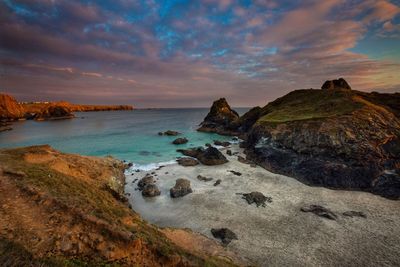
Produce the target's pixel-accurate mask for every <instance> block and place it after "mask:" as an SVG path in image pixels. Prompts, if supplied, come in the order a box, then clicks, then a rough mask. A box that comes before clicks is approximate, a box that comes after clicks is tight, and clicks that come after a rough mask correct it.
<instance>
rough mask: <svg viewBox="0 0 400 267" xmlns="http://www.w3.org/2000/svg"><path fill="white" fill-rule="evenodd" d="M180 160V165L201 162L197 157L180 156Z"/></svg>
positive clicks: (178, 160)
mask: <svg viewBox="0 0 400 267" xmlns="http://www.w3.org/2000/svg"><path fill="white" fill-rule="evenodd" d="M176 161H177V162H178V164H179V165H182V166H185V167H187V166H196V165H198V164H199V162H198V161H197V159H194V158H179V159H177V160H176Z"/></svg>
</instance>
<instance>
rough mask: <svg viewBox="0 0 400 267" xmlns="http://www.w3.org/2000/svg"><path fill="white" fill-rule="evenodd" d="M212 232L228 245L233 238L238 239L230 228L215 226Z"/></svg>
mask: <svg viewBox="0 0 400 267" xmlns="http://www.w3.org/2000/svg"><path fill="white" fill-rule="evenodd" d="M211 233H212V235H213V236H214V237H215V238H218V239H221V241H222V244H224V245H228V244H229V243H230V242H231V241H232V240H238V238H237V236H236V234H235V233H234V232H232V231H231V230H229V229H228V228H213V229H211Z"/></svg>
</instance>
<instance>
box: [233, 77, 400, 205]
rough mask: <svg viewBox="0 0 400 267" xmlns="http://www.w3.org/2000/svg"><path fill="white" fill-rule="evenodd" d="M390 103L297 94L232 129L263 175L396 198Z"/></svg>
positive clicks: (340, 94)
mask: <svg viewBox="0 0 400 267" xmlns="http://www.w3.org/2000/svg"><path fill="white" fill-rule="evenodd" d="M346 84H347V83H346ZM393 97H396V95H395V94H393ZM393 97H389V96H388V95H386V94H382V95H381V94H378V93H371V94H369V93H364V92H357V91H352V90H349V89H348V88H345V89H340V88H336V89H333V90H313V89H309V90H296V91H293V92H291V93H289V94H287V95H285V96H283V97H281V98H278V99H277V100H275V101H273V102H271V103H269V104H268V105H266V106H264V107H263V108H254V109H252V110H250V111H249V112H247V113H246V114H244V115H243V116H242V117H241V118H239V119H238V120H236V121H235V122H234V123H233V124H231V126H230V127H231V129H232V133H233V134H237V133H238V132H239V133H241V134H242V135H244V137H245V139H246V141H245V144H244V145H245V147H246V153H247V155H248V157H250V158H251V159H252V160H254V161H256V162H257V163H259V164H260V165H261V166H263V167H265V168H266V169H268V170H271V171H273V172H276V173H281V174H285V175H289V176H292V177H295V178H297V179H298V180H300V181H302V182H304V183H306V184H310V185H317V186H326V187H331V188H339V189H355V190H365V191H370V192H373V193H376V194H380V195H382V196H385V197H389V198H395V199H397V198H399V197H400V120H399V117H398V116H397V114H398V113H397V112H398V103H397V104H395V101H393V100H392V99H393Z"/></svg>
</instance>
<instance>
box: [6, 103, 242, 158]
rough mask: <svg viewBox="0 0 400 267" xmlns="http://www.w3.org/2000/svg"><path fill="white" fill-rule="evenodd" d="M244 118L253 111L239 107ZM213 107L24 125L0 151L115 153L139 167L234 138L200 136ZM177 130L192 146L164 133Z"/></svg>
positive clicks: (18, 124)
mask: <svg viewBox="0 0 400 267" xmlns="http://www.w3.org/2000/svg"><path fill="white" fill-rule="evenodd" d="M237 111H238V112H239V113H240V114H242V113H244V112H246V111H247V109H237ZM207 112H208V109H153V110H134V111H112V112H85V113H76V116H77V118H76V119H72V120H61V121H43V122H36V121H22V122H16V123H14V124H13V128H14V129H13V130H12V131H9V132H2V133H0V147H2V148H3V147H19V146H29V145H39V144H49V145H51V146H53V147H54V148H56V149H58V150H60V151H63V152H68V153H78V154H82V155H91V156H106V155H111V156H114V157H116V158H119V159H121V160H127V161H130V162H134V163H135V164H138V165H147V164H151V163H159V162H167V161H171V160H174V159H175V158H176V157H177V156H180V155H181V154H180V153H177V152H176V149H178V148H188V147H195V146H203V145H204V144H205V143H212V141H213V140H216V139H218V140H230V139H231V138H230V137H226V136H220V135H216V134H208V133H201V132H197V131H196V129H197V127H198V124H199V123H200V122H201V121H202V120H203V118H204V117H205V116H206V115H207ZM166 130H176V131H179V132H181V133H182V135H180V137H186V138H188V139H189V142H188V143H187V144H184V145H173V144H171V142H172V141H173V140H174V139H175V138H176V137H174V136H159V135H158V132H160V131H166Z"/></svg>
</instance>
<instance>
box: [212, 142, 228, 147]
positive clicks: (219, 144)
mask: <svg viewBox="0 0 400 267" xmlns="http://www.w3.org/2000/svg"><path fill="white" fill-rule="evenodd" d="M214 145H216V146H223V147H227V146H230V145H231V143H229V142H226V141H225V142H221V141H218V140H215V141H214Z"/></svg>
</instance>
